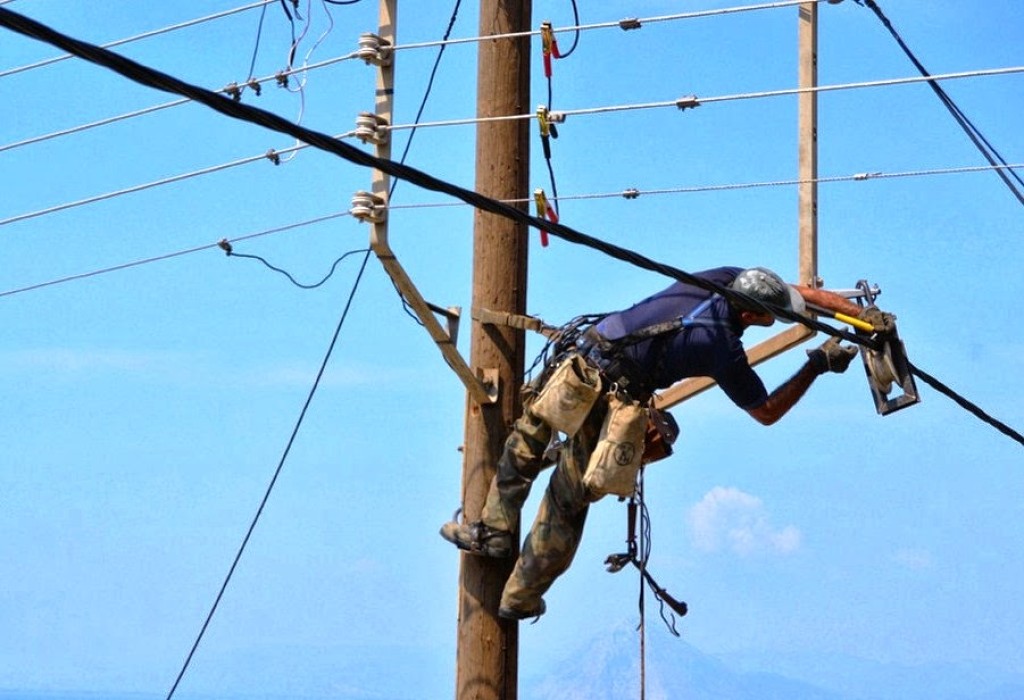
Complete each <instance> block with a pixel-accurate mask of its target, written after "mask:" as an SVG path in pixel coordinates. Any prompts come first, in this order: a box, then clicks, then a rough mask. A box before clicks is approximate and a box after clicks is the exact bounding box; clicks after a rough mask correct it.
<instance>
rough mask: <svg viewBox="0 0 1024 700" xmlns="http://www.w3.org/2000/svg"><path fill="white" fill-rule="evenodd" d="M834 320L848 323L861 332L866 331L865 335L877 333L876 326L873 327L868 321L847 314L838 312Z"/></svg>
mask: <svg viewBox="0 0 1024 700" xmlns="http://www.w3.org/2000/svg"><path fill="white" fill-rule="evenodd" d="M833 318H834V319H835V320H837V321H841V322H842V323H848V324H849V325H851V326H853V327H854V328H856V329H857V330H859V331H864V332H865V333H874V332H875V327H874V326H872V325H871V324H870V323H868V322H867V321H861V320H860V319H859V318H855V317H853V316H847V315H846V314H841V313H838V312H837V313H836V314H835V315H834V316H833Z"/></svg>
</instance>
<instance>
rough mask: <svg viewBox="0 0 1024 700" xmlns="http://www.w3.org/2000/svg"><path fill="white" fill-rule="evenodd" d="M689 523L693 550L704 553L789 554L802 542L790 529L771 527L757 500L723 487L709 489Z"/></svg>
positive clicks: (793, 527)
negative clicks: (726, 551) (723, 551)
mask: <svg viewBox="0 0 1024 700" xmlns="http://www.w3.org/2000/svg"><path fill="white" fill-rule="evenodd" d="M689 521H690V528H691V536H692V538H693V544H694V546H695V547H696V548H697V549H701V550H704V551H706V552H717V551H722V550H730V551H732V552H734V553H736V554H739V555H741V556H746V555H750V554H756V553H762V552H769V553H776V554H790V553H792V552H795V551H796V550H797V549H799V548H800V544H801V539H802V536H801V533H800V530H799V529H798V528H796V527H795V526H793V525H787V526H786V527H783V528H779V529H776V528H775V527H773V525H772V523H771V521H770V518H769V517H768V513H767V512H766V510H765V507H764V503H762V501H761V499H760V498H757V497H756V496H751V495H750V494H749V493H744V492H743V491H740V490H739V489H736V488H726V487H724V486H716V487H715V488H713V489H711V490H710V491H708V492H707V493H706V494H705V495H704V498H702V499H701V500H700V502H699V503H697V504H696V505H695V506H693V507H692V508H690V512H689Z"/></svg>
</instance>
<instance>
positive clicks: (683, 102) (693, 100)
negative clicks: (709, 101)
mask: <svg viewBox="0 0 1024 700" xmlns="http://www.w3.org/2000/svg"><path fill="white" fill-rule="evenodd" d="M676 107H678V108H679V109H680V110H684V109H693V108H694V107H700V100H698V99H697V96H696V95H687V96H686V97H680V98H679V99H678V100H676Z"/></svg>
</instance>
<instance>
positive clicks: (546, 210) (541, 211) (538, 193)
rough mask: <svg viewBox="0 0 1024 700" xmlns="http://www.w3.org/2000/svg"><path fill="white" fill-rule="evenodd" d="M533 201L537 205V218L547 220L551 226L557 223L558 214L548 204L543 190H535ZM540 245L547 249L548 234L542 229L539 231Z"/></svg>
mask: <svg viewBox="0 0 1024 700" xmlns="http://www.w3.org/2000/svg"><path fill="white" fill-rule="evenodd" d="M533 201H534V203H535V204H536V205H537V216H538V217H540V218H541V219H547V220H548V221H550V222H551V223H553V224H557V223H558V214H557V213H556V212H555V210H554V207H552V206H551V204H550V203H548V198H547V195H545V194H544V190H542V189H541V188H539V187H538V188H537V189H535V190H534V191H533ZM540 244H541V245H542V246H544V247H545V248H547V247H548V232H547V231H545V230H544V229H541V230H540Z"/></svg>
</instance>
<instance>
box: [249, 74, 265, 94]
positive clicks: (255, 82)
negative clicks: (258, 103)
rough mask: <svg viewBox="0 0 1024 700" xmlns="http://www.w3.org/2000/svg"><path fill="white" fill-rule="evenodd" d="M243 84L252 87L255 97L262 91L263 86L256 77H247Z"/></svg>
mask: <svg viewBox="0 0 1024 700" xmlns="http://www.w3.org/2000/svg"><path fill="white" fill-rule="evenodd" d="M245 84H246V85H247V86H248V87H250V88H251V89H252V91H253V92H255V93H256V97H259V96H260V93H262V92H263V86H262V85H260V81H258V80H256V78H249V80H248V81H246V83H245Z"/></svg>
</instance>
